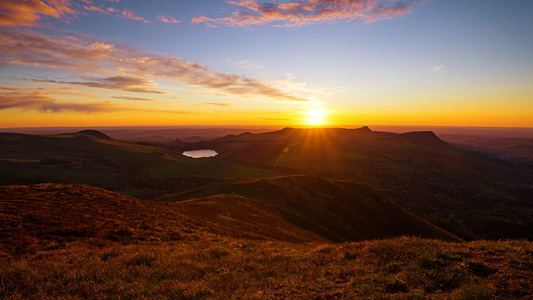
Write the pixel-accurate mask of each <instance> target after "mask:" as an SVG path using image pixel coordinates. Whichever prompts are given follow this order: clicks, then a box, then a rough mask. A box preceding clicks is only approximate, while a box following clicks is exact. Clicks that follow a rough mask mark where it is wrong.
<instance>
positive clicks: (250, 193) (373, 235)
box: [156, 176, 458, 242]
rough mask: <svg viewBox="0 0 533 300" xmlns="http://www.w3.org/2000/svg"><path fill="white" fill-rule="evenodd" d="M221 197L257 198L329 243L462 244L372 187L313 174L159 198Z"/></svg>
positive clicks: (238, 183)
mask: <svg viewBox="0 0 533 300" xmlns="http://www.w3.org/2000/svg"><path fill="white" fill-rule="evenodd" d="M220 193H225V194H234V195H241V196H245V197H249V198H252V199H256V200H259V201H261V202H263V203H265V204H267V205H269V206H272V207H275V208H277V209H279V211H281V212H282V213H283V217H284V218H285V219H286V220H288V221H290V222H291V223H293V224H296V225H298V226H299V227H301V228H304V229H306V230H308V231H312V232H314V233H316V234H318V235H320V236H323V237H324V238H327V239H328V240H331V241H338V242H340V241H360V240H368V239H381V238H388V237H396V236H402V235H413V236H421V237H424V238H438V239H445V240H458V239H457V238H456V237H454V236H453V235H451V234H449V233H447V232H445V231H443V230H441V229H439V228H436V227H435V226H433V225H431V224H429V223H427V222H425V221H423V220H422V219H420V218H418V217H417V216H415V215H413V214H411V213H409V212H407V211H406V210H404V209H403V208H401V207H400V206H398V205H397V204H395V203H393V202H391V201H389V200H386V199H384V198H382V197H380V196H379V195H377V194H376V193H375V192H374V191H373V190H372V189H371V188H370V187H368V186H366V185H362V184H357V183H355V182H350V181H339V180H328V179H323V178H318V177H311V176H281V177H274V178H263V179H250V180H243V181H237V182H234V183H231V184H229V183H228V184H223V185H214V186H212V187H209V188H207V187H206V188H204V189H197V190H193V191H191V192H190V193H180V194H174V195H167V196H163V197H160V198H157V199H156V200H164V201H180V200H184V199H187V198H188V197H200V196H208V195H214V194H220ZM180 203H181V202H180Z"/></svg>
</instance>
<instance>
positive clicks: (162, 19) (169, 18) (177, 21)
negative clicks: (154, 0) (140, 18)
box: [155, 15, 180, 23]
mask: <svg viewBox="0 0 533 300" xmlns="http://www.w3.org/2000/svg"><path fill="white" fill-rule="evenodd" d="M155 17H156V18H157V19H158V20H159V21H161V22H163V23H180V21H179V20H176V19H174V18H171V17H165V16H162V15H157V16H155Z"/></svg>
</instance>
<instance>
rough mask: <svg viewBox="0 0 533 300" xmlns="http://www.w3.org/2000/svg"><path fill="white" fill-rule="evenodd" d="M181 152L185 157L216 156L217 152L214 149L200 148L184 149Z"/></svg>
mask: <svg viewBox="0 0 533 300" xmlns="http://www.w3.org/2000/svg"><path fill="white" fill-rule="evenodd" d="M182 154H183V155H185V156H187V157H192V158H203V157H213V156H216V155H217V154H218V153H217V152H216V151H215V150H210V149H201V150H191V151H185V152H183V153H182Z"/></svg>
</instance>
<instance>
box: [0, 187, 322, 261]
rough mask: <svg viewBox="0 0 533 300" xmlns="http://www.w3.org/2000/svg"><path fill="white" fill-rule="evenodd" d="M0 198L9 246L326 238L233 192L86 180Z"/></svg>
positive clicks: (1, 191)
mask: <svg viewBox="0 0 533 300" xmlns="http://www.w3.org/2000/svg"><path fill="white" fill-rule="evenodd" d="M0 195H1V197H0V242H1V243H2V244H4V246H5V248H4V247H3V248H4V249H6V248H9V247H13V249H12V250H13V251H28V250H31V249H34V250H35V249H43V248H44V249H45V248H47V247H58V245H60V244H63V243H65V242H68V241H73V240H91V239H102V240H113V241H122V242H125V241H133V240H137V241H150V240H162V241H170V240H182V239H198V238H205V237H206V236H208V237H209V235H211V236H213V234H218V235H224V236H234V237H243V238H247V239H266V240H284V241H291V242H303V241H325V239H323V238H321V237H319V236H317V235H315V234H313V233H310V232H307V231H305V230H302V229H301V228H298V227H297V226H295V225H293V224H291V223H289V222H287V221H285V220H284V219H283V218H282V217H281V216H280V214H279V213H278V212H277V210H275V209H273V208H271V207H268V206H267V205H265V204H262V203H259V202H257V201H254V200H251V199H247V198H244V197H238V196H232V195H223V196H216V197H209V198H207V199H196V200H190V201H187V202H184V203H180V204H172V203H159V202H148V201H141V200H138V199H135V198H132V197H129V196H125V195H120V194H117V193H114V192H110V191H107V190H104V189H100V188H96V187H91V186H88V185H77V184H52V183H48V184H35V185H10V186H0ZM230 213H231V214H230Z"/></svg>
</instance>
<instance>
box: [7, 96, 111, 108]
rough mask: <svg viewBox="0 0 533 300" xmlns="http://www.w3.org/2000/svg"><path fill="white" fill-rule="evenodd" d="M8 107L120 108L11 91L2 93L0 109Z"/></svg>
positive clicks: (106, 104)
mask: <svg viewBox="0 0 533 300" xmlns="http://www.w3.org/2000/svg"><path fill="white" fill-rule="evenodd" d="M8 108H22V109H34V110H38V111H42V112H62V111H75V112H85V113H92V112H110V111H117V110H118V109H117V108H116V107H114V106H112V105H110V104H109V103H73V102H57V101H56V100H54V99H53V98H52V97H51V96H49V95H47V94H42V93H36V92H34V93H23V92H10V93H0V110H3V109H8Z"/></svg>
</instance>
